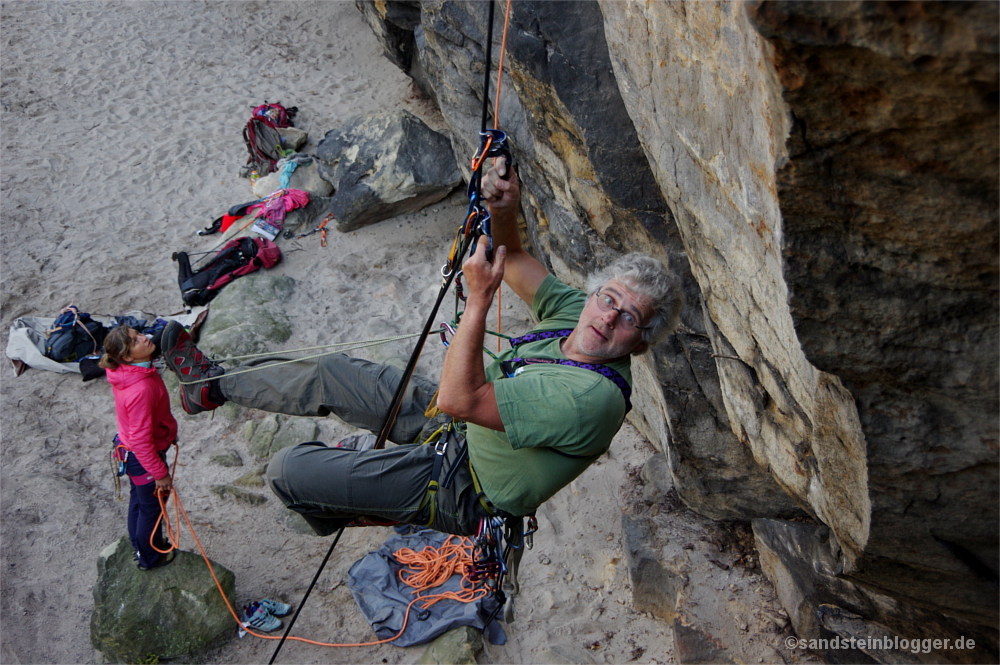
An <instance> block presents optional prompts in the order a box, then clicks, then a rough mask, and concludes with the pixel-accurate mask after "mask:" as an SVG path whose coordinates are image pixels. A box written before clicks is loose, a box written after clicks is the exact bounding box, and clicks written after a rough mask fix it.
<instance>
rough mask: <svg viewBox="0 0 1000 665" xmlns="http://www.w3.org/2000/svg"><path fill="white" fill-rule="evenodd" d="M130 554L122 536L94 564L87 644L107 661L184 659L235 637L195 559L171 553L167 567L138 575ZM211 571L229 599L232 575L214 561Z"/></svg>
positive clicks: (219, 598)
mask: <svg viewBox="0 0 1000 665" xmlns="http://www.w3.org/2000/svg"><path fill="white" fill-rule="evenodd" d="M132 554H133V553H132V546H131V545H130V544H129V542H128V538H124V537H123V538H121V539H119V540H117V541H115V542H114V543H112V544H111V545H110V546H108V547H107V548H106V549H105V550H104V551H103V552H101V555H100V557H99V558H98V560H97V582H96V583H95V584H94V611H93V614H92V615H91V619H90V641H91V643H92V644H93V646H94V648H95V649H97V650H98V651H100V652H102V653H103V654H104V655H105V657H106V658H107V659H108V660H110V661H111V662H114V663H142V662H147V663H148V662H161V661H163V660H174V659H181V658H187V659H189V658H191V657H192V656H197V655H198V654H201V653H203V652H205V651H206V650H208V649H210V648H212V647H215V646H218V645H219V644H220V643H222V642H224V641H225V640H227V639H230V638H232V637H233V636H235V635H236V628H237V627H238V626H237V624H236V621H235V620H234V619H233V617H232V615H231V614H230V613H229V610H228V609H227V607H226V600H225V598H223V597H222V595H221V594H220V593H219V590H218V588H217V587H216V586H215V582H214V581H213V580H212V576H211V574H209V572H208V569H207V568H206V567H205V562H204V561H203V560H202V558H201V557H200V556H198V555H197V554H192V553H190V552H177V554H176V557H175V559H174V561H173V562H172V563H170V564H169V565H167V566H164V567H162V568H156V569H154V570H151V571H147V572H142V571H140V570H138V569H137V568H136V567H135V563H134V561H133V559H132ZM213 568H214V569H215V574H216V576H218V578H219V583H220V584H221V585H222V588H223V590H224V591H225V593H226V596H227V597H229V598H232V597H233V592H234V590H235V587H236V578H235V576H234V575H233V573H232V572H231V571H229V570H227V569H226V568H224V567H223V566H220V565H219V564H217V563H215V562H213ZM154 658H158V659H159V660H153V659H154Z"/></svg>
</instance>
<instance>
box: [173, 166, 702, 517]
mask: <svg viewBox="0 0 1000 665" xmlns="http://www.w3.org/2000/svg"><path fill="white" fill-rule="evenodd" d="M505 168H506V166H505V164H504V162H503V161H502V160H500V161H499V163H498V165H496V166H494V167H493V168H492V169H490V171H489V172H488V173H487V174H486V176H485V177H484V179H483V194H484V196H485V197H486V200H487V202H488V204H489V206H490V213H491V216H492V219H493V230H494V235H493V242H494V245H495V246H496V251H495V257H494V259H493V261H492V262H489V261H487V259H486V243H485V242H481V243H479V246H478V247H477V249H476V252H475V253H474V254H473V255H472V256H470V257H469V258H468V259H467V260H466V262H465V264H464V265H463V270H464V273H465V281H466V292H467V296H468V299H467V302H466V309H465V313H464V314H463V316H462V323H461V326H460V327H459V329H458V332H457V334H456V335H455V337H454V339H453V340H452V342H451V344H450V346H449V347H448V352H447V354H446V356H445V361H444V366H443V368H442V370H441V377H440V382H439V384H434V383H433V382H431V381H428V380H426V379H422V378H420V377H414V378H413V380H412V381H411V383H410V385H409V387H408V389H407V391H406V394H405V396H404V400H403V404H402V407H401V409H400V411H399V417H398V418H397V420H396V422H395V425H394V427H393V429H392V431H391V433H390V435H389V439H390V440H391V441H393V442H394V443H396V444H399V445H396V446H390V447H388V448H386V449H384V450H346V449H343V448H331V447H328V446H326V445H325V444H323V443H320V442H310V443H303V444H300V445H298V446H294V447H291V448H285V449H283V450H281V451H279V452H278V453H277V454H276V455H275V456H274V458H273V459H272V460H271V463H270V465H269V466H268V471H267V477H268V481H269V483H270V485H271V488H272V490H273V491H274V492H275V494H277V495H278V497H279V498H281V500H282V501H283V502H284V503H285V505H286V506H288V507H289V508H290V509H292V510H295V511H297V512H299V513H301V514H302V515H303V517H305V518H306V520H307V521H308V522H309V523H310V525H312V527H313V528H314V530H316V532H317V533H320V534H321V535H326V534H330V533H333V532H334V531H336V530H337V529H339V528H340V527H342V526H344V525H346V524H349V523H351V522H359V521H360V522H364V521H365V520H372V519H374V520H389V521H393V522H404V523H415V524H424V525H428V526H430V527H432V528H434V529H437V530H438V531H444V532H448V533H455V534H460V535H471V534H474V533H475V532H476V529H477V527H478V525H479V520H480V518H482V517H484V516H488V515H499V516H524V515H529V514H531V513H533V512H534V511H535V509H536V508H537V507H538V506H539V505H541V504H542V503H543V502H544V501H545V500H546V499H548V498H549V497H551V496H552V495H553V494H555V493H556V492H557V491H558V490H559V489H561V488H562V487H564V486H566V485H567V484H568V483H569V482H570V481H572V480H573V479H574V478H576V477H577V476H578V475H579V474H581V473H582V472H583V471H584V470H585V469H586V468H587V467H589V466H590V465H591V464H592V463H593V462H594V461H595V460H596V459H597V458H598V457H600V455H602V454H603V453H604V452H606V451H607V449H608V447H609V446H610V444H611V440H612V438H613V437H614V435H615V434H616V433H617V432H618V430H619V429H620V427H621V425H622V423H623V422H624V418H625V414H626V413H627V411H628V408H630V406H631V405H630V402H629V396H630V394H631V372H630V356H631V355H634V354H638V353H642V352H644V351H645V350H646V349H647V348H648V347H649V345H650V344H652V343H653V342H655V341H656V340H657V339H659V338H660V337H662V336H663V335H665V334H667V333H669V332H670V331H672V330H673V328H674V326H675V325H676V322H677V319H678V317H679V315H680V309H681V306H682V296H681V290H680V285H679V282H678V280H677V279H676V277H674V276H673V275H672V274H671V273H670V272H669V270H667V268H666V267H665V266H664V265H663V264H662V263H661V262H660V261H658V260H656V259H654V258H652V257H649V256H646V255H642V254H630V255H627V256H625V257H622V258H621V259H619V260H618V261H616V262H615V263H613V264H612V265H611V266H610V267H609V268H607V269H606V270H604V271H602V272H601V273H599V274H597V275H594V276H592V277H591V278H590V279H589V280H588V284H587V286H588V291H589V292H584V291H580V290H577V289H572V288H570V287H568V286H566V285H565V284H563V283H562V282H560V281H559V280H558V279H556V278H555V277H554V276H552V275H550V274H549V273H548V271H547V270H546V269H545V267H544V266H543V265H542V264H541V263H539V262H538V261H537V260H535V259H534V258H533V257H532V256H531V255H530V254H528V253H527V252H526V251H525V250H524V249H523V247H522V246H521V242H520V238H519V236H518V231H517V209H518V202H519V200H520V184H519V182H518V179H517V177H516V176H514V177H511V178H510V179H509V180H504V179H503V177H502V176H503V172H504V170H505ZM501 281H504V282H506V283H507V285H508V286H510V287H511V288H512V289H513V290H514V292H515V293H516V294H517V295H518V296H519V297H521V298H522V299H523V300H524V301H525V302H527V303H528V304H529V305H531V307H532V312H533V314H534V315H535V317H536V319H537V320H538V322H539V323H538V324H537V325H536V326H535V328H534V329H533V330H532V331H531V332H530V333H529V334H528V335H525V336H523V337H521V338H518V339H515V340H512V342H513V343H514V345H515V346H514V348H513V349H511V350H510V351H507V352H505V353H503V354H501V355H500V358H499V361H495V362H491V363H490V364H489V365H488V366H485V367H484V365H483V359H482V348H483V337H484V334H485V326H486V314H487V311H488V310H489V308H490V305H491V303H492V301H493V295H494V293H495V292H496V289H497V287H498V286H499V285H500V282H501ZM162 346H163V348H164V353H163V355H164V358H165V359H166V362H167V365H168V366H169V367H170V368H171V369H172V370H174V371H175V372H177V373H178V375H179V376H181V378H182V380H187V381H190V380H197V379H211V380H210V381H207V382H205V383H204V384H185V385H182V400H183V403H184V407H185V409H186V410H188V412H189V413H197V412H199V411H203V410H207V409H210V408H215V407H216V406H218V405H219V404H221V403H222V402H224V401H227V400H231V401H233V402H236V403H237V404H240V405H241V406H245V407H250V408H257V409H262V410H265V411H271V412H277V413H285V414H290V415H299V416H317V415H320V416H325V415H328V414H330V413H332V414H334V415H336V416H338V417H340V418H341V419H342V420H344V421H345V422H347V423H348V424H351V425H354V426H356V427H359V428H364V429H369V430H378V429H379V428H380V427H381V424H382V421H383V419H384V417H385V414H386V411H387V409H388V407H389V404H390V402H391V399H392V395H393V394H394V393H395V390H396V387H397V385H398V383H399V381H400V376H401V372H399V370H397V369H396V368H393V367H390V366H386V365H378V364H375V363H370V362H368V361H364V360H359V359H357V358H349V357H348V356H345V355H332V356H327V357H324V358H319V359H315V360H308V361H298V362H293V363H289V364H284V365H276V363H277V362H280V361H281V360H282V359H280V358H279V359H271V360H268V361H263V362H260V363H257V365H259V366H263V367H264V368H263V369H261V370H260V371H256V372H254V373H253V374H252V375H250V377H251V378H250V380H247V376H246V375H244V376H226V375H224V374H222V373H221V372H222V370H221V368H219V367H217V366H215V365H213V364H212V363H211V362H210V361H208V360H207V359H206V358H204V356H202V354H201V353H200V352H199V351H198V350H197V349H196V348H195V347H194V345H193V344H192V343H191V340H190V337H189V336H188V335H187V333H186V332H185V331H184V330H183V328H181V327H180V326H178V325H172V326H170V327H168V329H167V330H166V331H165V332H164V337H163V342H162ZM435 392H437V407H438V408H439V409H440V410H441V411H443V412H444V413H445V414H447V415H449V416H451V417H452V419H453V426H452V427H450V428H446V429H445V430H444V431H443V432H438V433H437V434H436V436H435V438H434V443H433V444H430V445H418V444H415V443H413V442H414V441H417V440H418V439H419V438H420V435H421V432H424V433H425V434H426V432H427V430H428V428H427V425H428V422H429V421H430V420H431V419H430V417H429V416H428V415H426V412H425V411H426V409H427V408H428V407H429V406H430V405H431V403H432V400H433V396H434V394H435ZM442 438H444V439H445V441H444V442H442V440H441V439H442Z"/></svg>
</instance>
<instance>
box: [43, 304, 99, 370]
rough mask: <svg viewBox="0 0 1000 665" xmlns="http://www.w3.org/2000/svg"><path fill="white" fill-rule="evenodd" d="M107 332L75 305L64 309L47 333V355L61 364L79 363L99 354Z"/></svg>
mask: <svg viewBox="0 0 1000 665" xmlns="http://www.w3.org/2000/svg"><path fill="white" fill-rule="evenodd" d="M107 332H108V331H107V330H106V329H105V328H104V326H103V325H101V324H100V323H98V322H97V321H94V320H93V319H91V318H90V314H88V313H86V312H84V313H83V314H81V313H80V310H79V309H78V308H77V307H76V306H75V305H70V306H69V307H67V308H66V309H64V310H63V311H62V312H61V313H60V314H59V317H58V318H57V319H56V320H55V321H54V322H53V323H52V327H51V328H49V329H48V330H47V331H46V336H47V337H46V340H45V355H46V356H48V357H49V358H51V359H52V360H55V361H56V362H60V363H72V362H79V361H80V360H81V359H82V358H83V357H85V356H89V355H93V354H95V353H99V352H100V350H101V347H103V346H104V336H105V335H106V334H107Z"/></svg>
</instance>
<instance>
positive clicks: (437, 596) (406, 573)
mask: <svg viewBox="0 0 1000 665" xmlns="http://www.w3.org/2000/svg"><path fill="white" fill-rule="evenodd" d="M175 465H176V457H175ZM175 468H176V466H175ZM171 493H172V494H173V498H174V512H175V515H176V513H177V512H178V511H179V512H180V514H181V515H183V516H184V521H185V522H186V523H187V526H188V530H189V531H190V532H191V536H192V537H193V538H194V542H195V544H196V545H197V546H198V551H199V552H200V553H201V558H202V559H204V561H205V565H206V566H208V572H209V573H211V575H212V579H213V580H215V586H216V588H218V590H219V594H220V595H221V596H222V599H223V600H224V601H225V602H226V607H227V608H229V613H230V614H231V615H232V617H233V619H235V620H236V623H238V624H239V625H240V627H241V628H242V629H243V630H245V631H246V632H247V633H249V634H250V635H253V636H254V637H259V638H260V639H262V640H280V639H282V638H281V637H280V636H278V635H262V634H260V633H256V632H254V631H252V630H250V629H249V628H246V627H245V626H244V625H243V622H242V621H241V620H240V617H239V615H238V614H237V613H236V610H235V609H234V608H233V606H232V603H230V602H229V598H227V597H226V594H225V593H224V592H223V590H222V584H221V583H220V582H219V578H218V577H216V575H215V569H214V568H212V562H211V561H210V560H209V558H208V555H207V554H206V553H205V549H204V548H203V547H202V545H201V541H200V540H198V534H196V533H195V531H194V526H192V524H191V519H190V518H189V517H188V514H187V511H186V510H184V505H183V504H182V503H181V500H180V496H179V494H178V493H177V490H176V489H174V490H172V492H171ZM157 498H158V500H159V502H160V519H161V520H163V523H164V526H165V527H166V530H167V534H168V535H169V536H170V540H171V544H172V546H171V548H170V549H175V548H176V547H177V542H178V541H177V538H176V537H175V529H174V528H173V526H172V525H171V523H170V518H169V515H168V512H167V505H166V502H167V501H168V500H169V498H170V497H169V496H167V497H166V499H165V498H164V497H163V495H162V494H158V495H157ZM175 520H176V517H175ZM157 524H159V522H157ZM178 526H179V522H178ZM153 532H154V533H155V532H156V528H155V527H154V529H153ZM157 551H161V550H157ZM166 551H168V552H169V551H170V550H166ZM472 552H473V543H472V540H471V539H469V538H462V537H459V536H450V537H449V538H448V539H447V540H446V541H445V542H444V543H443V544H442V545H441V547H439V548H434V547H430V546H428V547H425V548H424V549H422V550H421V551H419V552H415V551H413V550H412V549H410V548H407V547H404V548H401V549H400V550H398V551H397V552H396V553H395V555H394V556H395V558H396V560H397V561H398V562H399V563H401V564H403V565H404V566H409V569H408V568H405V567H404V568H403V569H401V570H400V571H399V579H400V581H402V582H403V583H404V584H406V585H408V586H411V587H413V591H412V593H413V594H414V595H415V596H416V597H415V598H414V599H413V600H412V601H410V603H409V604H408V605H407V606H406V612H405V614H404V615H403V626H402V627H401V628H400V629H399V632H398V633H396V634H395V635H393V636H392V637H388V638H386V639H384V640H376V641H373V642H356V643H344V644H337V643H331V642H320V641H317V640H310V639H307V638H305V637H296V636H294V635H291V636H289V637H288V638H287V639H289V640H295V641H297V642H305V643H306V644H312V645H315V646H321V647H370V646H376V645H378V644H385V643H387V642H392V641H393V640H395V639H397V638H399V636H400V635H402V634H403V632H404V631H405V630H406V625H407V623H408V622H409V620H410V610H411V609H412V607H413V606H414V605H415V604H416V603H418V602H421V601H423V604H422V607H423V608H425V609H426V608H428V607H430V606H432V605H434V604H435V603H438V602H440V601H442V600H453V601H456V602H459V603H471V602H475V601H477V600H479V599H480V598H483V597H485V596H486V595H488V594H489V589H487V588H486V587H485V585H479V584H477V583H475V582H473V581H472V580H471V579H470V578H469V576H468V574H467V572H466V570H467V567H468V566H469V565H470V564H471V563H472ZM455 574H461V575H462V582H461V587H462V590H461V591H458V592H455V591H445V592H441V593H427V592H428V591H430V590H431V589H434V588H436V587H438V586H441V585H442V584H444V583H445V582H446V581H448V580H449V579H450V578H451V577H452V575H455Z"/></svg>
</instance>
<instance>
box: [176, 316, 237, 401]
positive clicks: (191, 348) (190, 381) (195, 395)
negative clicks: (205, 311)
mask: <svg viewBox="0 0 1000 665" xmlns="http://www.w3.org/2000/svg"><path fill="white" fill-rule="evenodd" d="M160 353H161V355H162V356H163V361H164V362H165V363H166V365H167V367H169V368H170V370H171V371H172V372H173V373H174V374H176V375H177V378H178V379H179V380H180V382H181V405H182V406H183V407H184V410H185V411H187V412H188V413H190V414H192V415H193V414H195V413H201V412H202V411H211V410H212V409H215V408H218V407H219V406H220V405H219V404H216V403H215V402H213V401H212V400H211V399H210V398H209V394H210V390H211V387H210V386H209V381H207V380H206V379H210V378H213V377H216V376H221V375H223V374H225V373H226V370H224V369H223V368H222V367H219V366H218V365H216V364H215V363H213V362H212V361H211V360H209V359H208V357H206V356H205V354H204V353H202V352H201V351H199V350H198V347H196V346H195V345H194V342H193V341H192V340H191V335H190V334H188V331H187V330H185V329H184V326H182V325H181V324H180V323H178V322H177V321H170V322H169V323H167V327H166V328H164V329H163V336H162V337H161V338H160Z"/></svg>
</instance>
